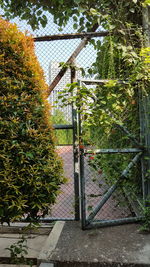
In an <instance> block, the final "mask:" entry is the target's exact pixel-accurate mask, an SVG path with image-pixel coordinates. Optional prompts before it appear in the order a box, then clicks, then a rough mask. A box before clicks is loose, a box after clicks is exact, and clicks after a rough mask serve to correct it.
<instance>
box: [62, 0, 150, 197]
mask: <svg viewBox="0 0 150 267" xmlns="http://www.w3.org/2000/svg"><path fill="white" fill-rule="evenodd" d="M101 4H103V8H102V9H100V8H99V7H97V6H95V7H94V9H93V7H92V8H91V9H90V13H91V16H92V17H94V18H95V19H97V22H98V23H99V24H100V25H101V26H102V27H103V28H104V29H106V30H109V31H110V35H108V36H107V37H105V38H103V41H102V42H101V41H100V40H98V41H97V40H94V39H93V40H91V44H92V45H93V46H94V48H95V50H97V59H96V62H95V63H94V64H93V66H92V68H90V69H89V74H90V75H91V76H92V75H93V74H94V75H95V78H98V79H109V82H105V83H104V84H103V85H98V86H87V87H86V86H79V85H78V84H71V85H70V86H68V87H67V88H66V89H65V90H64V102H65V101H66V103H72V102H75V103H76V105H77V107H79V109H80V113H81V117H82V121H83V126H82V127H83V141H86V144H88V143H89V144H91V145H93V146H94V147H98V148H124V147H132V146H133V143H132V142H131V141H130V139H129V138H128V137H127V136H126V134H123V133H122V132H121V131H120V130H118V128H117V127H116V125H117V124H118V125H124V126H125V127H126V128H127V129H128V130H129V131H130V132H131V133H132V135H133V136H134V137H135V138H136V139H137V140H138V141H139V132H140V129H139V119H138V117H139V92H140V91H142V94H143V95H147V92H148V91H149V81H150V72H149V48H146V49H145V48H143V45H144V42H145V37H144V34H143V31H142V30H141V27H142V1H113V3H112V1H101ZM119 80H120V81H122V82H121V84H120V83H118V81H119ZM68 92H69V93H70V92H77V93H76V95H75V94H74V95H73V96H71V97H70V98H69V100H67V98H66V96H67V93H68ZM60 97H62V96H60ZM132 157H133V155H131V156H129V155H127V156H122V155H121V156H118V155H117V157H116V156H114V155H103V156H97V157H95V160H96V162H97V165H99V166H97V168H98V167H100V168H101V169H102V170H103V172H104V174H105V181H106V182H107V183H108V184H112V183H113V182H114V181H117V179H118V178H119V176H120V174H121V172H122V171H123V170H124V168H125V167H126V166H127V165H128V163H129V162H130V160H131V158H132ZM93 163H94V162H93ZM122 186H123V187H124V188H125V189H126V190H127V192H128V193H129V194H130V196H133V198H135V194H136V195H139V194H141V181H140V173H139V168H138V167H137V166H136V168H133V170H132V171H131V172H130V173H129V177H128V179H127V180H125V183H124V184H123V185H122Z"/></svg>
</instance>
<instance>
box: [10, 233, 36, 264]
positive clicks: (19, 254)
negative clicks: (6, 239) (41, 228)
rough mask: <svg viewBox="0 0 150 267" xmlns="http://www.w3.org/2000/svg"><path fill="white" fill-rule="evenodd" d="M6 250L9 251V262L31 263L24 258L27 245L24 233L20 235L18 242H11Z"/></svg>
mask: <svg viewBox="0 0 150 267" xmlns="http://www.w3.org/2000/svg"><path fill="white" fill-rule="evenodd" d="M6 250H9V251H10V258H11V260H10V263H12V264H28V265H30V266H32V265H33V263H32V261H31V260H28V259H26V256H27V255H28V246H27V239H26V238H25V236H24V235H22V237H21V239H20V240H19V241H18V242H16V243H14V244H12V245H11V246H10V247H8V248H6Z"/></svg>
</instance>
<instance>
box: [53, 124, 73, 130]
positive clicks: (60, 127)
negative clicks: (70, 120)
mask: <svg viewBox="0 0 150 267" xmlns="http://www.w3.org/2000/svg"><path fill="white" fill-rule="evenodd" d="M53 128H54V129H55V130H67V129H73V125H71V124H70V125H69V124H68V125H67V124H62V125H61V124H58V125H57V124H54V125H53Z"/></svg>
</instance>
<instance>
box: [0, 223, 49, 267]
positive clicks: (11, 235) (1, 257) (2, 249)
mask: <svg viewBox="0 0 150 267" xmlns="http://www.w3.org/2000/svg"><path fill="white" fill-rule="evenodd" d="M51 230H52V227H50V226H49V227H47V226H43V227H40V228H38V229H33V230H30V231H27V230H26V231H25V230H24V228H23V227H22V225H21V224H20V226H13V227H8V226H1V227H0V267H6V266H9V267H11V266H12V267H13V265H10V264H9V263H10V251H9V250H8V249H7V248H10V246H11V245H15V244H16V246H17V247H18V244H17V243H18V241H19V240H21V239H22V235H23V236H24V238H25V242H24V243H23V245H26V246H27V248H25V250H26V251H27V255H24V256H25V258H27V259H29V260H30V259H31V260H32V261H33V263H34V264H36V262H37V258H38V256H39V254H40V252H41V250H42V248H43V247H44V245H45V243H46V241H47V238H48V237H49V234H50V232H51ZM14 266H15V265H14ZM21 266H23V265H21Z"/></svg>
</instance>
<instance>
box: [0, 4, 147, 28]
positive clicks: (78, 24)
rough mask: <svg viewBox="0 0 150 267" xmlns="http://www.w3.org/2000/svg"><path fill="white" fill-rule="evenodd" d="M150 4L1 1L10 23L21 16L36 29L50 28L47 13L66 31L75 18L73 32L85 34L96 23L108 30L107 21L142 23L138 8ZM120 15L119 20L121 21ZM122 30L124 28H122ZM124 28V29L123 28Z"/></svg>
mask: <svg viewBox="0 0 150 267" xmlns="http://www.w3.org/2000/svg"><path fill="white" fill-rule="evenodd" d="M147 2H148V0H146V1H145V0H137V1H136V0H132V1H131V0H119V1H116V0H93V1H91V0H69V1H64V0H51V1H49V0H30V1H28V0H24V1H22V0H1V1H0V5H1V7H2V8H3V9H4V11H5V17H6V18H7V19H8V18H9V19H10V18H14V17H16V16H19V17H20V18H21V19H22V20H23V19H24V20H26V21H27V22H28V23H29V24H30V25H31V26H32V28H33V29H35V28H37V27H39V25H40V24H41V25H42V26H43V27H45V26H46V24H47V17H46V11H47V12H49V13H51V14H52V15H53V16H54V22H55V23H57V24H58V25H59V27H60V28H63V27H64V26H65V25H66V24H67V22H68V21H69V19H70V18H71V17H72V18H73V21H74V29H75V30H79V31H83V30H85V29H86V30H87V29H90V28H91V27H92V25H94V24H95V23H97V22H98V23H99V24H100V25H101V26H102V27H103V28H105V27H106V28H107V21H108V19H111V18H112V21H114V23H112V25H115V24H116V21H118V22H119V21H121V20H124V21H123V23H124V22H126V21H131V22H133V21H135V20H137V19H138V20H139V16H138V15H139V13H140V9H139V7H141V6H142V3H146V4H147ZM118 12H119V17H118ZM120 26H121V25H120ZM122 26H124V25H123V24H122Z"/></svg>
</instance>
